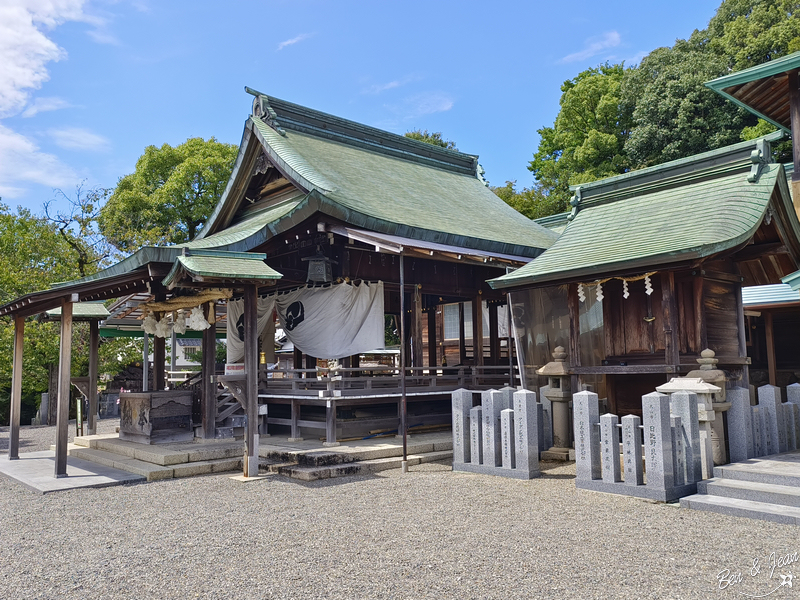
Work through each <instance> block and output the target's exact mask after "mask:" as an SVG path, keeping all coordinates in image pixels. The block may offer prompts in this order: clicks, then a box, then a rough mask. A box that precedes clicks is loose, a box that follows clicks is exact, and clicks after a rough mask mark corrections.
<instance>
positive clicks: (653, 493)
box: [575, 479, 697, 502]
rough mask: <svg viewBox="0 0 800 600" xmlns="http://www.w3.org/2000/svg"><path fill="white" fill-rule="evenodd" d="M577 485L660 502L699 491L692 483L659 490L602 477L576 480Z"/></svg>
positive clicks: (597, 490)
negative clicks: (612, 481) (605, 479)
mask: <svg viewBox="0 0 800 600" xmlns="http://www.w3.org/2000/svg"><path fill="white" fill-rule="evenodd" d="M575 487H576V488H578V489H580V490H590V491H592V492H605V493H607V494H618V495H620V496H634V497H636V498H646V499H648V500H656V501H658V502H673V501H674V500H678V499H679V498H682V497H683V496H688V495H690V494H695V493H697V484H696V483H690V484H688V485H682V486H679V487H674V488H670V489H668V490H657V489H653V488H648V487H647V486H646V485H625V484H624V483H608V482H605V481H603V480H601V479H593V480H591V481H586V480H578V479H576V480H575Z"/></svg>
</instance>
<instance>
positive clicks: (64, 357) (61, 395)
mask: <svg viewBox="0 0 800 600" xmlns="http://www.w3.org/2000/svg"><path fill="white" fill-rule="evenodd" d="M71 367H72V298H69V299H64V300H63V301H62V302H61V340H60V352H59V357H58V413H57V417H56V460H55V463H56V472H55V476H56V477H66V476H67V440H68V437H69V431H68V427H69V398H70V387H71V386H70V375H71V374H70V369H71Z"/></svg>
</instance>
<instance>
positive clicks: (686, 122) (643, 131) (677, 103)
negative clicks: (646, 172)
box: [622, 40, 756, 168]
mask: <svg viewBox="0 0 800 600" xmlns="http://www.w3.org/2000/svg"><path fill="white" fill-rule="evenodd" d="M726 72H727V64H726V60H725V59H724V58H723V57H720V56H717V55H716V54H713V53H711V52H710V51H708V50H707V49H704V48H702V47H697V46H696V45H694V44H692V43H690V42H685V41H682V40H679V41H678V42H677V43H676V44H675V46H673V47H672V48H658V49H656V50H654V51H653V52H651V53H650V54H649V55H647V57H645V58H644V60H642V63H641V64H640V65H639V67H638V68H637V69H635V70H633V71H631V72H630V73H628V75H627V76H626V78H625V81H624V83H623V87H622V101H623V103H625V104H626V105H627V106H629V107H633V106H635V108H634V110H633V122H634V129H633V131H632V132H631V135H630V137H629V139H628V141H627V143H626V144H625V151H626V152H627V154H628V157H629V159H630V162H631V164H632V165H633V166H634V167H635V168H641V167H647V166H650V165H655V164H660V163H663V162H667V161H670V160H676V159H678V158H683V157H685V156H691V155H693V154H697V153H699V152H705V151H707V150H712V149H714V148H720V147H722V146H727V145H729V144H734V143H736V142H738V141H740V139H741V132H742V128H744V127H746V126H750V125H754V124H755V122H756V118H755V117H754V116H752V115H751V114H750V113H749V112H747V111H746V110H744V109H742V108H739V107H737V106H735V105H733V104H732V103H730V102H728V101H727V100H725V99H724V98H722V96H720V95H719V94H717V93H715V92H714V91H712V90H710V89H709V88H707V87H705V85H704V84H705V82H706V81H709V80H711V79H714V78H716V77H718V76H720V75H722V74H724V73H726Z"/></svg>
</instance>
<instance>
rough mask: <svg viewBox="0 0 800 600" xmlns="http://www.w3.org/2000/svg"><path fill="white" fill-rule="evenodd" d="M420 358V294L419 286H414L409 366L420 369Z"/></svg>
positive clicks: (421, 359)
mask: <svg viewBox="0 0 800 600" xmlns="http://www.w3.org/2000/svg"><path fill="white" fill-rule="evenodd" d="M422 356H423V355H422V294H421V293H420V291H419V286H418V285H416V284H415V285H414V300H413V303H412V306H411V366H412V367H421V366H422V362H423V358H422Z"/></svg>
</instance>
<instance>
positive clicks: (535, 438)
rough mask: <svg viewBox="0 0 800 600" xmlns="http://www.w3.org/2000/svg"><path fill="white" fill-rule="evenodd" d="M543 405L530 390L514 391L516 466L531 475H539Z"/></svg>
mask: <svg viewBox="0 0 800 600" xmlns="http://www.w3.org/2000/svg"><path fill="white" fill-rule="evenodd" d="M541 410H542V405H541V404H539V403H538V402H536V394H534V393H533V392H531V391H529V390H520V391H518V392H515V393H514V437H515V438H516V448H515V455H516V468H517V469H518V470H521V471H525V472H526V473H527V474H528V476H529V477H537V476H538V475H539V430H540V427H539V425H540V424H541Z"/></svg>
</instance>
